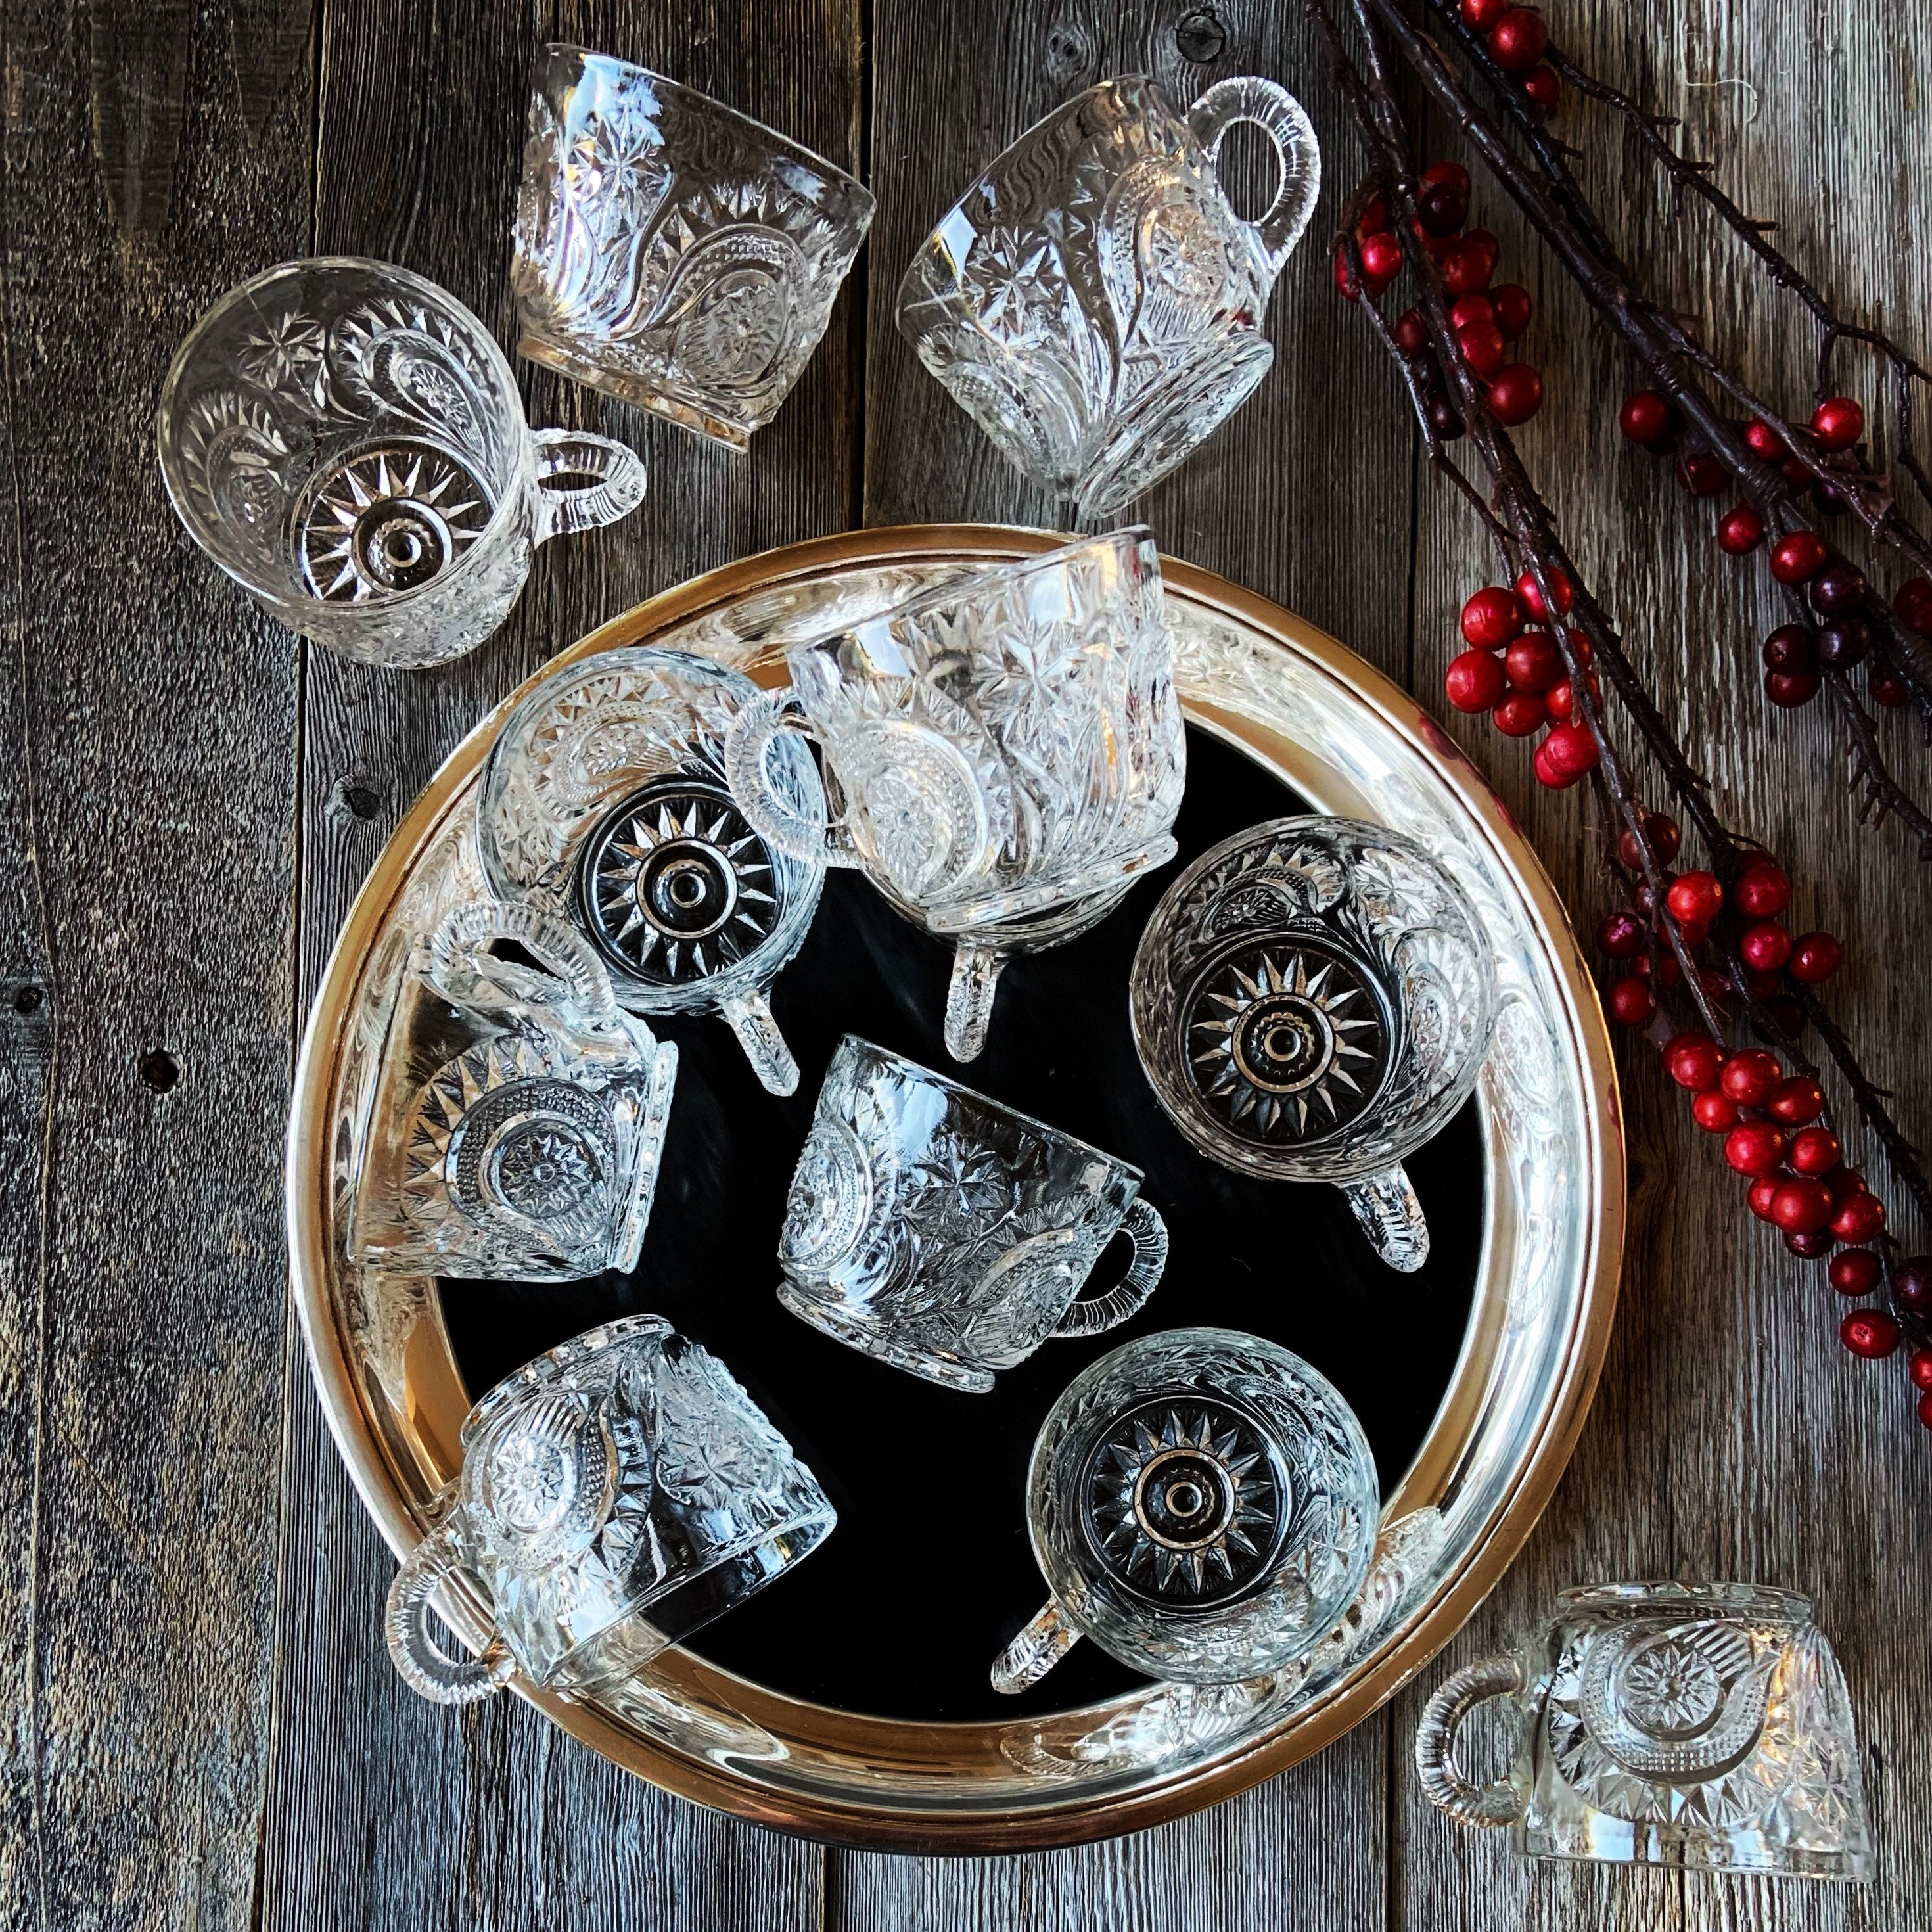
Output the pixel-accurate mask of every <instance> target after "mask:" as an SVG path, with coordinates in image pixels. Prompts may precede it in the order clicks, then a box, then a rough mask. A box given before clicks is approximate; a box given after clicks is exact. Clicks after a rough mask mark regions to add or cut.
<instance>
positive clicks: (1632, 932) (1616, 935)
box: [1597, 912, 1643, 959]
mask: <svg viewBox="0 0 1932 1932" xmlns="http://www.w3.org/2000/svg"><path fill="white" fill-rule="evenodd" d="M1597 944H1598V945H1599V946H1601V947H1602V948H1603V949H1604V951H1605V952H1606V953H1608V954H1609V955H1610V957H1611V958H1612V959H1634V958H1635V957H1636V956H1637V954H1638V953H1641V952H1642V951H1643V920H1641V919H1639V918H1638V917H1637V915H1636V913H1631V912H1613V913H1607V914H1606V915H1605V916H1604V922H1603V924H1602V925H1601V926H1598V929H1597Z"/></svg>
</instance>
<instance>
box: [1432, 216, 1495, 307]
mask: <svg viewBox="0 0 1932 1932" xmlns="http://www.w3.org/2000/svg"><path fill="white" fill-rule="evenodd" d="M1496 253H1497V244H1496V237H1495V236H1493V235H1492V234H1491V233H1490V231H1489V230H1488V229H1487V228H1472V229H1471V230H1470V231H1469V233H1468V234H1466V236H1463V239H1462V240H1461V241H1460V242H1457V244H1456V245H1454V247H1453V248H1450V249H1448V251H1445V254H1444V255H1443V257H1442V286H1443V287H1445V289H1447V290H1448V291H1449V293H1451V295H1452V296H1474V295H1481V293H1482V292H1483V291H1484V290H1485V289H1487V287H1489V285H1490V277H1491V276H1492V275H1494V274H1495V273H1496Z"/></svg>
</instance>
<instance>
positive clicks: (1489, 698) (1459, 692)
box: [1442, 651, 1508, 712]
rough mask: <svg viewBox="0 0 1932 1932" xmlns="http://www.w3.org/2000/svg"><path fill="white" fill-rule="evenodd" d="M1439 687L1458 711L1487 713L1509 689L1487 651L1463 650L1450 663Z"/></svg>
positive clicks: (1499, 666) (1499, 665) (1500, 671)
mask: <svg viewBox="0 0 1932 1932" xmlns="http://www.w3.org/2000/svg"><path fill="white" fill-rule="evenodd" d="M1442 687H1443V688H1444V690H1445V691H1447V692H1448V695H1449V702H1450V703H1451V704H1453V705H1454V706H1455V707H1456V709H1457V710H1458V711H1468V712H1477V711H1489V710H1493V709H1494V708H1495V706H1496V701H1497V700H1498V699H1499V698H1500V697H1502V694H1503V693H1504V691H1505V690H1507V689H1508V679H1506V678H1505V676H1503V667H1502V665H1501V664H1499V663H1498V662H1497V661H1496V658H1495V657H1494V656H1493V655H1492V654H1491V653H1490V652H1488V651H1465V652H1463V654H1462V655H1461V656H1460V657H1458V658H1454V660H1452V661H1451V664H1450V666H1449V668H1448V671H1447V672H1446V673H1445V675H1444V676H1443V679H1442Z"/></svg>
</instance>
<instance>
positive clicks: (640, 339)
mask: <svg viewBox="0 0 1932 1932" xmlns="http://www.w3.org/2000/svg"><path fill="white" fill-rule="evenodd" d="M872 209H873V201H872V197H871V195H870V194H869V193H868V192H867V191H866V190H865V188H864V187H862V186H861V185H860V184H859V183H858V182H857V181H854V180H853V178H852V177H851V176H850V175H848V174H847V173H846V172H844V169H841V168H835V167H834V166H832V163H830V162H829V161H826V160H820V157H818V156H817V155H816V154H813V153H811V151H809V150H808V149H806V148H802V147H800V146H799V145H798V143H797V142H795V141H788V140H787V139H785V137H784V136H783V135H782V134H777V133H773V132H772V130H771V129H770V128H769V127H761V126H760V124H758V123H757V121H753V120H751V119H750V118H748V117H747V116H746V115H742V114H739V113H735V112H734V111H733V110H731V109H730V108H728V107H724V106H722V105H721V104H719V103H718V102H717V101H712V100H709V99H707V98H706V97H705V96H704V95H701V94H699V93H697V92H695V91H694V89H691V88H688V87H682V86H679V84H678V83H676V81H674V80H665V79H664V77H663V76H662V75H661V74H652V73H650V72H649V71H648V70H646V68H640V67H632V66H631V65H629V64H628V62H624V61H620V60H613V58H611V57H610V55H607V54H598V53H589V52H586V51H585V50H584V49H583V48H581V47H573V46H549V47H546V48H544V49H543V51H542V52H541V55H539V56H538V64H537V77H536V87H535V92H534V93H533V94H532V96H531V99H530V115H529V139H528V141H527V142H526V145H525V148H524V151H523V190H522V193H521V195H520V197H519V199H518V201H517V226H516V236H515V251H514V258H513V260H512V263H511V287H512V288H513V289H514V291H515V293H516V299H517V321H518V324H519V326H520V331H521V339H520V341H519V342H518V344H517V353H519V354H520V355H523V356H528V357H529V358H530V359H531V360H532V361H533V362H541V363H544V364H545V365H547V366H548V367H549V368H553V369H556V370H559V371H561V372H562V374H565V375H566V376H568V377H572V378H574V380H576V381H577V382H580V383H590V384H592V386H594V387H595V388H597V389H605V390H607V391H609V392H610V394H611V395H616V396H622V397H624V398H627V399H628V401H631V402H634V403H641V404H643V406H644V407H645V408H646V409H649V410H655V411H656V412H657V413H658V415H660V416H666V417H667V418H669V419H670V421H672V422H675V423H676V424H678V425H680V426H681V427H682V428H685V429H688V430H694V431H697V434H700V435H701V436H707V437H711V438H712V439H713V440H715V441H716V442H718V443H724V445H726V446H727V447H728V448H730V449H737V450H742V449H745V447H746V446H748V443H749V442H750V440H751V434H752V432H753V431H755V430H758V429H761V428H763V426H764V425H766V423H767V422H769V421H770V420H771V419H772V416H775V414H776V413H777V412H778V405H779V404H781V402H783V401H784V398H785V395H786V393H787V392H788V391H789V390H790V388H791V386H792V385H793V383H795V382H796V381H797V380H798V377H799V371H801V370H802V369H803V368H804V367H805V364H806V363H807V362H808V361H809V360H810V359H811V352H812V351H813V350H814V349H815V348H816V347H817V346H818V341H819V338H820V336H822V335H823V334H824V333H825V325H826V322H827V321H828V320H829V319H830V317H831V314H832V302H833V300H834V299H835V297H836V296H837V295H838V287H839V284H841V282H842V281H844V278H845V275H846V272H847V269H850V267H851V266H852V258H853V256H854V255H855V254H857V253H858V250H859V244H860V242H862V241H864V239H865V230H866V229H867V228H868V226H870V225H871V219H872Z"/></svg>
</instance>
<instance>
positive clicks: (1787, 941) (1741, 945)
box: [1738, 919, 1791, 973]
mask: <svg viewBox="0 0 1932 1932" xmlns="http://www.w3.org/2000/svg"><path fill="white" fill-rule="evenodd" d="M1738 951H1739V953H1740V954H1741V955H1742V957H1743V959H1744V962H1745V965H1747V966H1748V967H1749V968H1751V971H1753V972H1754V973H1775V972H1776V971H1778V969H1779V968H1781V966H1783V965H1784V962H1786V961H1787V959H1790V957H1791V935H1790V933H1788V932H1786V931H1785V929H1784V927H1783V926H1780V925H1779V924H1778V922H1777V920H1776V919H1760V920H1759V921H1758V922H1757V925H1755V926H1746V927H1745V929H1744V932H1743V934H1742V936H1741V937H1740V938H1739V941H1738Z"/></svg>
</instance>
